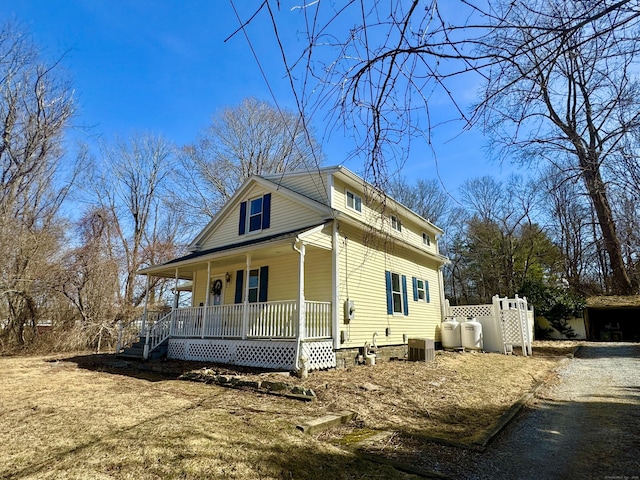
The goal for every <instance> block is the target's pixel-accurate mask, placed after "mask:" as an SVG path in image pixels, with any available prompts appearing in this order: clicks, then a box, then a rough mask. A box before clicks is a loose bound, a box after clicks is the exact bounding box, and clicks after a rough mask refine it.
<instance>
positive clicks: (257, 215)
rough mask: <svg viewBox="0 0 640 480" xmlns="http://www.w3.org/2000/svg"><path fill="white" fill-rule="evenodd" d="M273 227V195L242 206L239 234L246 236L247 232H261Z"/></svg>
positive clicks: (252, 200) (253, 200)
mask: <svg viewBox="0 0 640 480" xmlns="http://www.w3.org/2000/svg"><path fill="white" fill-rule="evenodd" d="M270 226H271V194H270V193H267V194H265V195H263V196H262V197H257V198H253V199H251V200H249V201H247V202H242V203H241V204H240V224H239V225H238V234H239V235H244V234H245V233H246V232H247V231H248V232H249V233H251V232H259V231H261V230H265V229H267V228H269V227H270Z"/></svg>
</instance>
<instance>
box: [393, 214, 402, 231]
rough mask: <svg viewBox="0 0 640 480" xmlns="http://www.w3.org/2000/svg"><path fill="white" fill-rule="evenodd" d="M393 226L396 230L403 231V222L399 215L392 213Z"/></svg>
mask: <svg viewBox="0 0 640 480" xmlns="http://www.w3.org/2000/svg"><path fill="white" fill-rule="evenodd" d="M391 228H392V229H393V230H395V231H396V232H402V222H401V221H400V217H398V216H397V215H391Z"/></svg>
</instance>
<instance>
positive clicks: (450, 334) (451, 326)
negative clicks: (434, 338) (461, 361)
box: [442, 318, 462, 348]
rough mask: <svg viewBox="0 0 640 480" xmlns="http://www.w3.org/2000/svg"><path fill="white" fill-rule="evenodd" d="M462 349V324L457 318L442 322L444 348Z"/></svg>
mask: <svg viewBox="0 0 640 480" xmlns="http://www.w3.org/2000/svg"><path fill="white" fill-rule="evenodd" d="M460 347H462V337H461V336H460V323H458V321H457V320H456V319H455V318H448V319H447V320H445V321H444V322H442V348H460Z"/></svg>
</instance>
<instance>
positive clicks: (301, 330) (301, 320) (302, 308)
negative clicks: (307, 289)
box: [298, 242, 307, 340]
mask: <svg viewBox="0 0 640 480" xmlns="http://www.w3.org/2000/svg"><path fill="white" fill-rule="evenodd" d="M298 252H299V253H300V260H299V262H298V336H299V337H300V340H302V339H304V338H305V337H306V336H307V332H306V328H305V327H306V322H305V320H306V305H305V301H304V254H305V246H304V243H302V242H300V248H299V249H298Z"/></svg>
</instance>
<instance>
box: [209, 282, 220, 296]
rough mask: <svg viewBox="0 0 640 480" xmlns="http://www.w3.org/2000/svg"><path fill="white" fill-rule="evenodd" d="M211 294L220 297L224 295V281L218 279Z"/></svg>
mask: <svg viewBox="0 0 640 480" xmlns="http://www.w3.org/2000/svg"><path fill="white" fill-rule="evenodd" d="M211 293H213V294H214V295H220V294H221V293H222V280H220V279H218V280H216V281H214V282H213V286H212V287H211Z"/></svg>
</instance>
